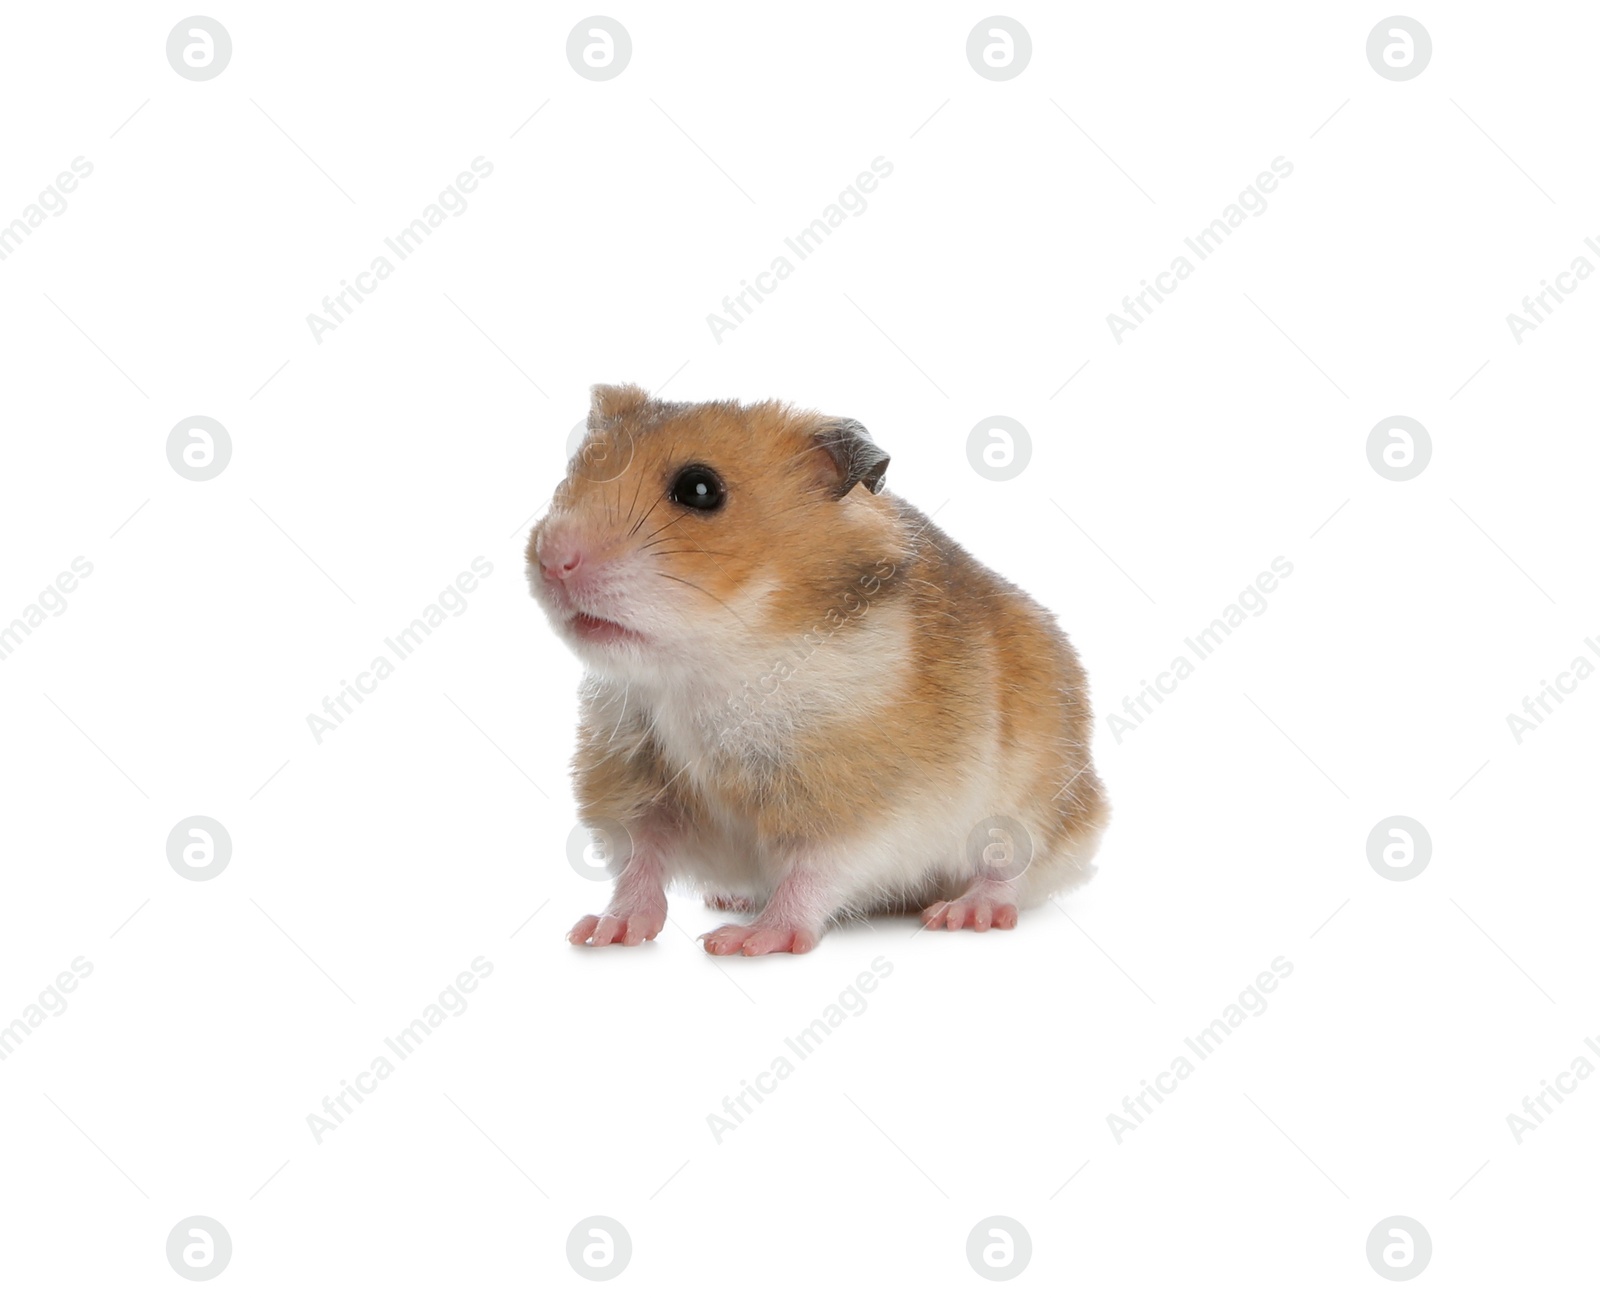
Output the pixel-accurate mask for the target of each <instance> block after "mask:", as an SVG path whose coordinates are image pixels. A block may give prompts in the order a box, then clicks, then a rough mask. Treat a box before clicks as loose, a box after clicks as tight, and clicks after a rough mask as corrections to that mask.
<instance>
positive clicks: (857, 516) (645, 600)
mask: <svg viewBox="0 0 1600 1298" xmlns="http://www.w3.org/2000/svg"><path fill="white" fill-rule="evenodd" d="M883 463H886V457H883V456H882V453H881V452H879V451H878V450H877V448H876V447H875V446H873V445H872V443H871V441H870V440H868V439H866V438H865V437H864V430H860V429H859V426H857V425H853V424H845V423H844V422H843V421H838V420H827V419H824V418H822V417H820V416H817V415H814V414H810V413H808V412H802V411H795V410H792V409H790V408H788V407H785V406H782V405H780V404H778V403H775V402H767V403H763V404H760V405H754V406H739V405H736V404H734V403H731V402H719V403H707V404H700V405H685V404H676V403H664V402H655V401H651V400H649V399H648V397H647V396H646V395H645V394H644V393H643V392H642V391H640V390H639V389H637V388H597V389H596V391H595V402H594V407H593V410H592V412H591V419H590V431H589V436H588V438H587V440H586V442H585V444H584V447H583V449H582V450H580V453H579V455H578V456H577V457H575V459H574V461H573V464H572V466H570V468H569V473H568V477H567V479H566V480H565V481H564V482H563V483H562V485H561V487H560V488H559V489H558V490H557V492H556V495H555V497H554V498H553V503H552V510H551V513H550V515H549V517H547V518H546V519H545V520H544V521H542V522H541V523H540V524H539V526H538V527H537V528H535V530H534V533H533V535H532V537H531V538H530V541H529V547H528V555H529V567H530V576H531V578H532V580H533V581H534V585H535V591H536V593H539V594H540V595H541V598H542V599H544V600H545V602H546V605H547V608H549V609H550V610H551V615H552V618H553V619H554V620H556V621H557V624H558V626H563V625H565V626H567V627H568V628H569V629H570V626H571V623H570V622H569V623H565V624H564V623H563V622H562V618H563V617H567V616H570V613H571V607H576V606H578V605H582V606H583V608H582V611H583V612H584V613H585V614H589V615H594V616H598V617H600V618H603V619H608V620H611V621H615V622H618V623H620V624H621V625H623V626H624V627H628V628H630V629H632V630H633V631H636V632H637V636H636V637H635V638H633V639H630V640H628V641H626V642H624V643H620V644H605V645H594V644H589V643H586V642H582V641H581V640H578V638H577V637H573V638H574V639H575V640H578V642H577V643H575V648H577V649H578V652H579V654H580V656H581V657H582V658H583V659H584V661H585V662H586V663H587V664H588V665H589V666H590V667H591V675H590V676H589V677H588V678H586V685H585V692H584V698H583V707H582V716H581V722H580V728H579V745H578V755H577V759H576V761H575V774H576V785H577V795H578V803H579V809H580V813H581V815H582V817H583V819H584V821H585V822H586V823H589V824H606V823H608V822H609V823H614V824H616V825H620V826H621V827H622V828H623V830H624V834H625V837H626V839H627V841H629V842H630V844H631V848H630V849H629V856H628V859H626V860H618V861H616V862H614V868H615V869H616V870H617V872H618V875H619V882H618V899H617V900H615V901H614V904H613V907H612V910H611V911H610V912H608V915H606V916H601V917H591V919H593V920H595V924H594V925H593V926H588V922H587V921H586V922H584V923H581V924H580V925H579V928H578V929H575V930H574V934H575V937H576V936H577V935H578V934H579V933H580V931H582V930H584V929H585V928H586V927H587V928H588V931H587V932H586V933H584V935H583V937H577V940H584V939H585V938H587V939H588V940H590V941H592V942H594V943H597V944H604V943H603V942H602V941H601V938H602V936H604V933H605V931H606V928H607V926H606V920H607V918H610V919H613V920H615V921H617V922H616V923H615V924H613V925H611V926H610V927H611V928H612V929H614V930H615V933H616V934H617V935H616V936H613V937H611V938H608V939H607V940H618V941H629V940H633V939H634V938H635V936H636V933H637V932H640V931H644V930H648V929H650V928H651V927H652V926H654V927H655V928H659V922H658V921H657V920H656V911H657V909H658V907H657V904H656V902H655V901H654V893H655V892H656V891H659V885H660V884H661V883H664V882H665V881H667V880H669V879H672V878H682V879H686V880H688V881H690V882H691V883H694V884H697V885H698V886H700V887H701V888H703V889H705V890H707V891H709V892H713V893H716V894H719V895H722V896H728V897H735V898H748V899H750V900H752V901H754V902H756V903H759V904H765V905H766V906H767V908H768V912H771V913H770V914H768V915H767V918H768V919H769V920H771V922H770V923H769V924H767V925H766V926H765V927H763V925H762V919H761V918H760V917H758V918H757V920H756V921H755V923H754V926H753V927H747V928H743V929H739V930H737V931H736V932H735V931H734V930H732V929H729V930H724V932H732V933H733V934H734V938H736V939H737V949H743V950H745V951H747V952H751V953H754V952H752V947H754V948H755V949H756V950H767V949H779V950H803V949H808V947H809V945H810V944H811V943H814V941H815V939H816V935H817V933H818V932H820V929H821V927H822V924H823V923H824V922H825V921H826V920H827V919H828V918H829V917H831V916H836V915H839V914H841V913H845V912H849V911H861V910H868V909H872V908H875V907H881V906H894V905H903V904H907V903H910V904H916V905H926V904H929V903H932V902H937V901H939V900H940V899H941V898H946V899H948V898H950V897H952V896H955V895H956V894H958V893H962V890H963V889H967V890H968V891H969V892H970V893H971V895H972V897H973V899H974V900H973V903H972V906H971V907H970V908H969V909H970V910H971V912H972V915H971V918H972V920H973V922H974V926H976V927H988V924H989V919H990V918H992V917H993V916H994V915H996V914H998V915H1000V916H1001V919H1000V920H999V921H997V922H999V923H1004V922H1005V918H1004V917H1005V916H1007V915H1009V917H1010V919H1011V922H1014V918H1015V909H1016V907H1017V906H1019V905H1020V906H1026V905H1029V904H1032V903H1036V902H1037V901H1039V900H1041V899H1042V898H1043V897H1044V896H1046V895H1048V893H1049V892H1051V891H1054V890H1056V889H1058V888H1060V887H1063V886H1066V885H1068V884H1070V883H1072V882H1074V881H1076V880H1077V879H1078V878H1081V877H1082V876H1083V873H1084V872H1085V871H1086V869H1087V867H1088V865H1089V860H1090V855H1091V854H1092V852H1093V848H1094V845H1095V843H1096V842H1097V841H1098V838H1099V834H1100V832H1101V830H1102V828H1103V826H1104V824H1105V822H1106V819H1107V817H1108V809H1107V805H1106V802H1105V797H1104V792H1103V790H1102V788H1101V785H1100V782H1099V779H1098V777H1097V776H1096V775H1095V772H1094V770H1093V767H1092V765H1091V761H1090V752H1089V743H1090V729H1091V721H1092V718H1091V714H1090V709H1089V700H1088V689H1087V683H1086V681H1085V677H1084V673H1083V670H1082V667H1081V666H1080V664H1079V662H1078V660H1077V657H1076V655H1075V654H1074V652H1073V650H1072V648H1071V646H1070V644H1069V643H1068V641H1067V639H1066V637H1065V636H1064V635H1063V634H1062V633H1061V631H1060V630H1059V629H1058V628H1057V626H1056V625H1055V622H1054V619H1053V618H1052V617H1051V616H1050V614H1048V613H1047V612H1046V611H1045V610H1044V609H1042V608H1041V607H1040V606H1039V605H1037V604H1036V603H1035V602H1034V601H1033V600H1031V599H1030V598H1029V597H1028V596H1027V595H1025V594H1023V593H1022V592H1021V591H1019V590H1017V589H1016V588H1015V587H1014V586H1012V585H1011V584H1010V583H1008V582H1006V581H1004V580H1003V579H1001V578H1000V577H998V576H996V575H995V574H993V573H992V572H990V571H989V570H988V569H986V568H985V567H983V565H981V564H980V563H978V562H977V561H976V560H975V559H973V558H972V557H971V556H970V555H968V554H967V553H966V552H965V551H964V550H962V549H961V547H960V546H958V545H957V544H956V543H955V542H954V541H952V540H951V539H950V538H949V537H948V536H946V535H945V534H944V533H943V532H942V531H940V530H939V529H938V528H937V527H935V526H934V525H933V524H932V522H931V521H930V520H928V519H927V518H926V517H924V516H923V515H922V514H921V513H920V512H919V511H917V510H916V509H915V508H913V507H912V506H911V505H909V504H907V503H905V502H904V501H901V500H899V499H897V498H895V497H893V496H891V495H887V494H873V493H872V492H871V491H870V490H868V486H869V485H871V483H872V482H875V481H876V479H877V476H878V475H879V474H881V466H882V464H883ZM686 464H698V465H706V466H711V467H712V468H714V470H715V471H716V473H717V474H718V475H720V478H721V482H722V484H723V485H724V487H725V489H726V496H725V503H724V504H723V505H722V506H721V508H719V509H717V510H715V511H714V512H699V511H697V510H694V509H690V508H686V507H684V506H682V505H679V504H675V503H674V502H673V501H672V500H671V499H669V496H668V493H669V492H670V491H671V490H672V489H673V488H672V483H673V481H674V474H676V473H677V472H679V471H680V470H681V469H682V467H683V466H684V465H686ZM874 466H876V467H874ZM863 473H864V477H863V476H862V475H863ZM856 477H862V480H861V481H853V479H854V478H856ZM841 492H842V494H841ZM541 547H543V549H541ZM556 551H559V552H560V554H561V555H563V556H565V555H567V554H568V553H569V551H570V553H572V554H578V555H581V562H582V564H583V565H587V566H586V567H583V568H582V569H581V572H580V573H579V575H583V576H585V579H586V580H588V581H589V582H590V584H589V585H588V586H584V587H581V588H580V587H577V586H575V585H571V586H562V582H563V581H565V580H569V579H568V578H565V577H563V578H562V579H560V580H557V579H553V578H551V577H550V575H549V574H550V572H551V571H552V568H551V565H552V564H554V563H555V562H556V560H555V559H554V558H552V556H553V555H554V554H555V552H556ZM563 571H564V570H563ZM541 574H543V575H542V576H541ZM557 586H562V589H560V590H555V589H554V588H555V587H557ZM574 590H577V591H578V592H579V593H578V594H576V595H574V594H573V593H572V592H573V591H574ZM991 816H999V817H1004V818H1005V819H1006V821H1007V823H1013V824H1020V825H1021V826H1022V827H1023V837H1025V838H1026V839H1027V840H1028V842H1029V843H1030V844H1031V848H1030V850H1029V856H1028V860H1027V861H1026V862H1024V863H1023V865H1024V866H1025V868H1023V869H1022V871H1021V873H1020V877H1017V878H1014V879H1003V878H999V877H998V876H999V875H1001V874H1003V873H1004V871H1002V870H998V869H988V868H986V866H985V862H989V861H990V860H991V858H990V856H989V855H988V854H987V853H984V854H983V855H982V856H981V857H980V859H976V860H975V859H972V858H973V841H972V839H971V833H973V832H976V831H977V830H978V829H979V827H980V825H981V823H986V821H987V818H988V817H991ZM1008 841H1009V840H1008ZM853 863H855V864H853ZM856 865H858V866H859V868H856ZM641 897H642V898H643V901H642V902H641ZM641 905H642V907H643V913H644V914H645V915H646V919H645V920H644V922H641V923H640V924H638V925H637V926H636V925H634V924H633V923H632V919H633V917H634V916H635V915H636V914H638V913H640V907H641ZM662 906H663V907H664V902H663V903H662ZM619 908H620V909H619ZM630 908H631V909H630ZM623 912H627V913H623ZM943 913H944V912H942V911H941V915H942V914H943ZM962 915H963V919H962V922H963V923H966V922H967V918H968V917H967V916H966V912H965V910H963V912H962ZM979 916H983V917H985V918H983V920H982V922H977V921H978V917H979ZM950 926H952V927H954V926H957V925H956V922H955V918H954V912H952V917H951V919H950ZM775 928H776V929H781V930H783V931H784V932H790V933H791V934H792V940H789V941H788V942H787V944H784V943H785V939H784V938H783V937H782V934H781V933H780V934H779V936H778V937H773V936H772V930H774V929H775ZM743 934H755V935H756V936H754V937H750V938H748V940H747V939H746V938H745V937H743V936H741V935H743ZM647 935H648V936H653V935H654V934H653V933H647ZM807 935H808V936H807ZM713 936H715V935H713ZM730 940H731V939H730ZM774 942H776V943H778V945H772V943H774ZM722 946H723V947H727V942H726V941H724V942H723V943H722ZM708 949H712V950H718V949H719V947H718V945H717V944H716V943H714V942H708ZM727 949H735V948H733V947H727Z"/></svg>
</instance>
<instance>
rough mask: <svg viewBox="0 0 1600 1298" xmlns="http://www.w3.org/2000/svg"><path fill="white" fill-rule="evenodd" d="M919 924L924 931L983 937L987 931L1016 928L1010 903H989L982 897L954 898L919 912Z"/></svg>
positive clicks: (1015, 918) (1014, 916)
mask: <svg viewBox="0 0 1600 1298" xmlns="http://www.w3.org/2000/svg"><path fill="white" fill-rule="evenodd" d="M922 923H923V925H924V926H925V927H927V928H943V929H947V930H949V931H950V932H952V933H954V932H955V931H956V930H957V929H961V928H970V929H973V930H975V931H976V932H979V933H987V932H988V931H989V930H990V929H991V928H1016V926H1017V908H1016V907H1015V906H1014V905H1012V904H1011V903H1010V902H996V901H991V900H990V899H989V898H987V897H983V896H976V897H973V896H967V897H958V898H957V899H956V900H955V901H938V902H935V903H934V904H933V905H931V906H929V907H928V909H927V910H925V911H923V912H922Z"/></svg>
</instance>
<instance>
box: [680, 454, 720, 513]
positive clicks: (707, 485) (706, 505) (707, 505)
mask: <svg viewBox="0 0 1600 1298" xmlns="http://www.w3.org/2000/svg"><path fill="white" fill-rule="evenodd" d="M667 494H668V495H669V496H671V497H672V500H673V503H674V504H678V505H683V506H685V507H686V508H688V509H703V510H713V509H718V508H720V507H721V505H722V502H723V500H724V499H725V498H726V496H727V491H726V489H725V488H724V487H723V485H722V479H721V478H719V477H717V475H716V474H715V473H714V472H713V471H712V470H711V469H709V468H707V467H706V466H705V465H703V464H691V465H688V466H687V467H685V468H682V469H679V470H678V476H677V477H675V478H674V479H673V480H672V490H671V491H670V492H668V493H667Z"/></svg>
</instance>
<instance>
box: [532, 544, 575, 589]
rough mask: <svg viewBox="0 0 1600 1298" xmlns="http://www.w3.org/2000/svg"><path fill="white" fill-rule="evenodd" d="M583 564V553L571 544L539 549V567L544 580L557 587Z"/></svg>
mask: <svg viewBox="0 0 1600 1298" xmlns="http://www.w3.org/2000/svg"><path fill="white" fill-rule="evenodd" d="M582 563H583V551H582V550H580V549H579V548H578V547H577V546H576V545H573V544H571V543H567V544H558V545H552V546H548V547H545V546H541V547H540V548H539V567H540V569H541V570H542V571H543V572H544V577H545V580H546V581H548V582H551V583H552V584H555V585H559V584H561V583H562V582H564V581H566V580H567V579H568V578H569V577H571V576H572V574H573V573H575V572H576V571H577V570H578V568H579V567H580V566H581V565H582Z"/></svg>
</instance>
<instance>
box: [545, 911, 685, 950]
mask: <svg viewBox="0 0 1600 1298" xmlns="http://www.w3.org/2000/svg"><path fill="white" fill-rule="evenodd" d="M666 922H667V910H666V907H665V906H663V907H661V908H660V909H656V908H654V907H642V908H640V909H637V910H632V911H629V912H627V913H624V914H605V915H585V916H584V917H583V918H582V919H580V920H579V921H578V922H577V923H576V924H574V925H573V926H572V931H571V932H569V933H568V934H567V941H569V942H571V943H572V945H573V946H638V945H640V944H641V943H643V942H648V941H650V940H651V939H652V938H654V937H655V936H656V934H658V933H659V932H661V929H662V927H663V926H664V925H665V924H666Z"/></svg>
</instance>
